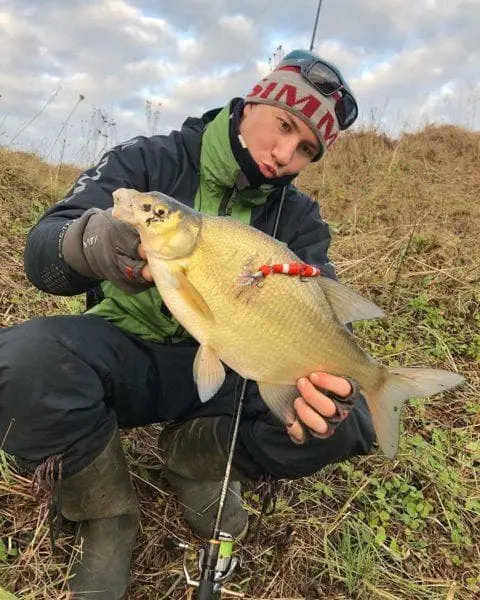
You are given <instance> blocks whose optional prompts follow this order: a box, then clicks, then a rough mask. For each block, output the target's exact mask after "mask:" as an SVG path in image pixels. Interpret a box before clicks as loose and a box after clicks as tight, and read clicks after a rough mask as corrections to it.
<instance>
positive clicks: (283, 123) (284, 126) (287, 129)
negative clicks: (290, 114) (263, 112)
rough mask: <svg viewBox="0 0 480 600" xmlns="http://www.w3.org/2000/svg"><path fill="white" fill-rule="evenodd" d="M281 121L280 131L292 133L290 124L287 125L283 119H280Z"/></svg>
mask: <svg viewBox="0 0 480 600" xmlns="http://www.w3.org/2000/svg"><path fill="white" fill-rule="evenodd" d="M279 121H280V129H282V130H283V131H290V129H291V128H290V124H289V123H287V122H286V121H284V120H283V119H279Z"/></svg>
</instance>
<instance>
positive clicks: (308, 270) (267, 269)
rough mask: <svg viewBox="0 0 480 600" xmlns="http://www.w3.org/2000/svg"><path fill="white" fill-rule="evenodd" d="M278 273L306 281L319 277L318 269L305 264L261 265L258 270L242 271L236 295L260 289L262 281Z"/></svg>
mask: <svg viewBox="0 0 480 600" xmlns="http://www.w3.org/2000/svg"><path fill="white" fill-rule="evenodd" d="M274 273H279V274H282V275H290V276H291V277H300V279H306V278H309V277H318V276H319V275H321V272H320V269H319V268H318V267H314V266H312V265H307V264H306V263H299V262H290V263H283V264H274V265H262V266H261V267H260V268H259V269H258V270H255V271H254V270H253V269H250V268H248V269H247V270H246V271H244V272H243V273H242V274H241V275H240V277H239V280H238V282H237V286H238V287H237V293H238V294H240V293H241V291H242V290H245V289H248V288H251V287H253V286H255V287H261V286H262V285H263V281H264V279H265V278H266V277H267V276H268V275H271V274H274Z"/></svg>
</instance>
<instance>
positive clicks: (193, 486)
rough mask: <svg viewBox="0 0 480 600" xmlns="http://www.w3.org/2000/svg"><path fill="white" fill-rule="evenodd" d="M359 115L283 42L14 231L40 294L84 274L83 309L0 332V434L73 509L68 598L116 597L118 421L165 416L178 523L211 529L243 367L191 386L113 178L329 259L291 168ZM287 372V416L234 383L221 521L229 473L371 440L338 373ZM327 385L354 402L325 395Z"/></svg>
mask: <svg viewBox="0 0 480 600" xmlns="http://www.w3.org/2000/svg"><path fill="white" fill-rule="evenodd" d="M356 116H357V106H356V103H355V100H354V98H353V95H352V93H351V91H350V90H349V88H348V86H347V85H346V83H345V82H344V80H343V79H342V77H341V75H340V74H339V73H338V71H337V70H336V69H334V68H333V67H332V66H331V65H329V64H328V63H326V62H324V61H322V60H320V59H319V58H318V57H316V56H314V55H313V54H311V53H308V52H303V51H295V52H293V53H291V54H289V55H288V56H286V57H285V59H284V60H283V61H282V62H281V63H280V65H279V66H278V67H277V69H276V70H275V71H273V72H272V73H270V74H269V75H268V76H267V77H266V78H265V79H264V80H262V81H261V82H260V83H259V84H257V85H256V86H255V87H254V88H253V89H252V91H251V92H250V93H249V94H248V95H247V97H246V98H245V99H240V98H236V99H234V100H232V101H231V102H229V103H228V105H227V106H226V107H225V108H223V109H221V110H213V111H210V112H208V113H206V114H205V115H204V116H203V117H202V118H199V119H198V118H189V119H187V120H186V121H185V123H184V125H183V127H182V129H181V131H173V132H172V133H171V134H170V135H168V136H160V135H157V136H153V137H150V138H144V137H138V138H135V139H133V140H131V141H130V142H127V143H125V144H123V145H120V146H118V147H116V148H113V149H112V150H111V151H110V152H108V153H107V154H106V155H105V156H104V157H103V158H102V160H101V161H100V163H99V164H98V165H97V166H96V167H93V168H92V169H89V170H88V171H87V172H86V173H84V174H83V175H82V176H81V177H80V178H79V180H78V181H77V183H76V184H75V186H74V188H73V189H72V191H71V193H70V194H69V195H68V197H67V198H65V199H64V200H63V201H61V202H59V203H58V204H57V205H55V206H54V207H52V208H51V209H50V210H49V211H47V212H46V214H45V215H44V216H43V217H42V218H41V219H40V221H39V223H38V224H37V225H36V226H35V227H33V229H32V230H31V232H30V233H29V236H28V240H27V244H26V248H25V269H26V272H27V275H28V277H29V279H30V280H31V281H32V282H33V283H34V284H35V285H36V286H37V287H38V288H40V289H42V290H45V291H47V292H49V293H52V294H61V295H73V294H80V293H84V292H86V293H87V299H88V310H87V312H86V314H83V315H75V316H59V317H49V318H39V319H34V320H31V321H28V322H26V323H23V324H21V325H19V326H16V327H12V328H10V329H5V330H3V331H2V332H0V439H2V440H4V449H5V450H6V451H7V452H9V453H11V454H13V455H14V456H16V457H17V459H18V460H19V461H20V462H21V463H22V464H23V465H25V466H26V467H27V468H29V469H31V470H34V469H37V476H38V475H41V474H42V473H44V472H45V471H46V470H47V469H46V468H45V467H46V465H47V466H48V467H49V468H50V472H52V470H53V472H55V473H57V474H58V473H59V472H60V470H59V466H60V465H61V473H62V480H61V481H57V482H56V485H57V486H61V499H62V501H61V507H60V510H61V512H62V513H63V515H64V516H65V517H67V518H68V519H71V520H74V521H77V522H78V532H79V539H81V540H82V542H83V552H82V555H81V556H80V557H77V559H76V561H75V564H74V568H73V572H74V574H75V577H74V578H73V580H72V581H71V588H72V590H74V591H75V592H77V593H81V597H82V598H92V599H93V598H95V599H99V598H102V599H104V600H106V599H109V600H113V599H115V600H118V599H120V598H123V597H124V596H125V594H126V589H127V585H128V579H129V568H130V559H131V555H132V550H133V546H134V541H135V536H136V531H137V526H138V508H137V501H136V497H135V493H134V491H133V488H132V485H131V483H130V479H129V474H128V468H127V465H126V462H125V457H124V454H123V451H122V446H121V442H120V437H119V433H118V430H119V428H120V429H121V428H127V427H137V426H141V425H146V424H149V423H154V422H160V421H161V422H168V426H167V427H166V429H165V430H164V431H163V432H162V434H161V436H160V447H161V448H162V450H163V452H164V456H165V475H166V478H167V480H168V481H169V483H170V485H171V486H172V488H173V489H174V491H175V492H176V494H177V496H178V497H179V499H180V501H181V503H182V505H183V506H184V508H183V509H182V510H183V513H184V516H185V518H186V519H187V520H188V522H189V524H190V526H191V527H192V529H193V530H194V531H195V532H196V533H197V534H199V535H201V536H208V535H209V534H210V533H211V530H212V525H213V518H214V515H215V503H214V502H213V501H214V500H215V499H216V498H217V497H218V495H219V490H220V487H221V483H220V480H221V479H222V478H223V472H224V466H225V459H226V452H227V443H228V436H229V430H230V426H231V416H232V413H233V410H234V399H235V395H236V393H237V392H238V390H239V380H240V378H239V376H238V375H237V374H236V373H234V372H232V371H231V370H230V371H228V369H227V377H226V380H225V383H224V385H223V387H222V388H221V390H220V391H219V392H218V394H217V395H216V396H215V397H214V398H213V399H212V400H210V401H209V402H208V403H206V404H202V403H201V402H200V401H199V398H198V395H197V392H196V387H195V384H194V381H193V378H192V364H193V359H194V356H195V353H196V349H197V347H198V345H197V343H196V341H195V340H194V339H192V338H191V337H190V336H189V335H188V333H187V332H186V331H185V330H184V329H183V328H182V327H181V326H180V325H179V324H178V322H177V321H175V319H174V318H172V316H171V314H170V312H169V311H168V309H167V308H166V307H165V305H164V304H163V303H162V300H161V298H160V296H159V294H158V292H157V291H156V288H155V287H154V286H153V285H152V281H151V276H150V273H149V270H148V265H147V264H146V263H145V260H143V258H144V255H143V251H142V248H141V247H139V239H138V236H137V234H136V232H135V231H134V230H133V229H132V228H130V227H129V226H128V225H125V224H124V223H121V222H120V221H117V220H116V219H113V218H112V216H111V210H110V209H111V206H112V192H113V191H114V190H115V189H117V188H119V187H130V188H135V189H137V190H140V191H151V190H158V191H161V192H164V193H166V194H168V195H170V196H173V197H174V198H176V199H178V200H181V201H182V202H185V203H186V204H188V205H190V206H194V207H195V208H196V209H198V210H200V211H203V212H206V213H210V214H215V215H230V216H231V217H232V218H234V219H241V220H242V221H244V222H247V223H250V224H251V225H253V226H254V227H256V228H258V229H260V230H262V231H264V232H266V233H269V234H271V235H275V236H276V237H277V238H278V239H280V240H282V241H284V242H285V243H287V244H288V246H289V247H290V248H291V250H293V251H294V252H295V253H296V254H297V255H298V256H299V257H300V258H301V260H303V261H304V262H307V263H310V264H314V265H319V266H320V267H321V269H322V273H323V275H325V276H328V277H335V271H334V267H333V265H332V263H330V262H329V259H328V255H327V250H328V246H329V243H330V234H329V230H328V226H327V225H326V223H325V222H324V221H322V219H321V217H320V214H319V208H318V205H317V203H316V202H313V201H312V200H311V199H309V198H308V197H306V196H305V195H303V194H301V193H300V192H299V191H298V190H297V189H295V188H294V187H293V186H292V185H291V181H292V180H293V178H294V177H295V176H296V175H297V173H298V172H299V171H301V170H302V169H303V168H305V167H306V166H307V165H308V164H310V163H311V162H312V161H314V160H319V159H320V158H321V157H322V156H324V155H325V153H326V152H327V150H328V148H329V147H330V146H331V144H332V143H333V142H334V141H335V140H336V138H337V136H338V134H339V132H340V130H341V129H347V128H348V127H349V126H350V125H351V124H352V123H353V122H354V120H355V118H356ZM142 256H143V258H142ZM254 334H255V332H253V331H252V341H253V337H254ZM298 390H299V394H298V399H297V400H296V402H295V408H296V413H297V415H298V418H297V419H296V420H295V421H294V422H293V423H291V424H289V425H288V427H287V428H285V426H284V425H282V424H281V423H279V422H278V421H277V420H276V419H275V418H274V417H273V416H272V414H271V413H270V412H269V410H268V409H267V407H266V406H265V405H264V404H263V402H262V401H261V399H260V397H259V394H258V388H257V386H256V385H255V384H254V383H253V382H249V384H248V387H247V404H246V408H245V410H244V413H243V418H242V423H241V427H240V432H239V441H238V447H237V449H236V455H235V459H234V471H233V473H234V477H233V479H234V481H233V483H232V485H231V490H230V493H229V496H228V501H227V506H226V512H225V517H224V521H223V523H222V528H223V529H224V530H225V531H227V532H229V533H231V534H232V535H233V536H237V537H240V536H241V535H243V534H244V533H245V531H246V527H247V516H246V512H245V510H244V509H243V508H242V505H241V496H240V483H239V482H240V481H241V480H255V479H258V478H260V477H262V476H270V477H273V478H277V479H279V478H298V477H302V476H305V475H309V474H312V473H315V472H316V471H318V470H319V469H321V468H322V467H323V466H325V465H326V464H328V463H332V462H335V461H340V460H343V459H345V458H348V457H350V456H353V455H356V454H363V453H367V452H368V451H369V449H370V448H371V445H372V443H373V440H374V434H373V428H372V425H371V421H370V416H369V414H368V410H367V408H366V404H365V402H364V399H363V398H362V396H361V395H360V394H359V393H358V390H357V389H356V387H355V384H354V383H353V382H350V381H347V380H345V379H342V378H340V377H334V376H332V375H328V374H325V373H313V374H312V375H311V376H310V377H309V378H305V379H303V380H299V381H298ZM338 399H343V406H345V405H349V406H350V407H351V410H350V411H348V410H347V411H344V410H342V411H338V410H337V408H339V405H338V403H337V401H338ZM57 479H59V478H57ZM93 590H95V591H93Z"/></svg>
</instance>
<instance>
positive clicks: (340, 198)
mask: <svg viewBox="0 0 480 600" xmlns="http://www.w3.org/2000/svg"><path fill="white" fill-rule="evenodd" d="M479 158H480V135H479V134H478V133H472V132H469V131H464V130H461V129H458V128H454V127H436V128H434V127H432V128H427V129H425V130H423V131H421V132H418V133H415V134H411V135H405V136H403V137H402V138H400V139H399V140H398V141H395V142H393V141H392V140H390V139H388V138H386V137H385V136H383V135H379V134H377V133H375V132H364V133H357V134H352V135H349V136H346V137H345V138H344V139H343V140H341V141H340V142H339V143H338V144H337V146H336V147H335V150H334V151H333V152H332V153H331V155H329V156H328V157H327V159H325V160H324V161H322V162H321V163H319V164H317V165H312V167H311V168H310V169H309V170H308V171H307V172H306V173H305V174H303V175H302V177H301V178H300V180H299V181H298V185H299V187H300V188H301V189H302V190H304V191H305V192H307V193H309V194H310V195H311V196H312V197H314V198H316V199H318V201H319V202H320V205H321V210H322V214H323V216H324V217H325V218H326V219H327V220H328V221H329V223H330V225H331V229H332V234H333V238H334V241H333V244H332V251H331V256H332V259H333V260H334V262H335V263H336V266H337V270H338V273H339V276H340V278H341V280H342V281H344V282H345V283H348V284H349V285H351V286H353V287H354V288H356V289H358V290H359V291H360V292H362V293H363V294H365V295H366V296H368V297H370V298H372V299H373V300H374V301H375V302H376V303H378V304H379V305H380V306H381V307H382V308H384V310H386V312H387V318H386V319H385V320H384V321H381V322H364V323H360V324H358V325H357V326H356V328H355V332H356V334H357V335H358V336H359V338H360V339H361V340H362V345H363V346H364V347H365V348H366V349H368V350H369V351H370V352H371V353H372V354H374V355H375V356H376V357H378V358H380V359H381V360H382V361H383V362H384V363H385V364H390V365H399V364H401V365H402V366H417V365H422V366H428V365H430V366H438V367H444V368H447V369H453V370H458V371H459V372H461V373H462V374H463V375H464V376H465V377H466V380H467V383H466V385H464V386H463V387H462V388H461V389H458V390H455V391H453V392H449V393H446V394H444V395H443V396H437V397H435V398H433V399H422V400H413V401H411V402H410V403H409V404H408V406H407V407H406V409H405V410H404V413H403V415H404V418H403V435H402V440H401V447H400V452H399V454H398V456H397V457H396V459H395V461H394V462H388V461H386V460H385V459H384V458H383V457H382V456H381V455H380V454H379V455H374V456H369V457H365V458H361V459H356V460H354V461H351V462H348V463H342V464H339V465H333V466H331V467H329V468H327V469H325V470H324V471H322V472H321V473H319V474H318V475H316V476H315V477H311V478H308V479H302V480H298V481H295V482H285V483H283V485H282V488H281V490H280V493H279V497H278V500H277V510H276V512H275V513H273V514H272V515H270V516H265V517H263V518H262V520H261V521H260V522H258V519H257V517H258V515H259V511H260V506H261V504H260V498H259V494H258V491H257V490H255V487H254V486H253V485H252V486H248V487H247V490H246V494H245V500H246V506H247V508H248V510H249V511H250V513H251V517H252V519H251V521H252V524H253V527H252V528H251V532H250V533H249V535H248V537H247V538H246V539H245V540H244V542H243V543H242V545H241V548H239V552H240V553H241V555H242V558H243V566H242V569H241V571H239V572H238V574H237V575H236V576H235V578H234V580H233V582H232V584H231V587H232V589H235V590H237V591H243V592H245V595H246V597H247V598H270V599H274V598H291V599H292V598H296V599H300V598H308V599H310V600H313V599H322V598H332V599H333V598H335V599H337V598H338V599H354V598H355V599H356V598H359V599H377V598H379V599H380V598H386V599H397V598H398V599H402V600H403V599H412V600H413V599H416V600H437V599H445V600H453V599H458V600H467V599H472V598H475V597H477V596H478V595H479V594H480V576H479V574H478V565H479V564H480V544H479V541H478V531H479V527H480V484H479V480H478V472H479V466H480V403H479V401H478V398H479V396H480V367H479V363H480V311H479V303H480V250H479V242H478V239H479V234H480V225H479V223H480V203H479V200H478V198H479V197H480V174H479V172H478V164H479ZM75 176H76V170H75V169H73V168H70V167H66V166H62V167H61V168H59V167H52V166H48V165H46V164H44V163H42V162H41V161H39V160H38V159H37V158H36V157H35V156H33V155H26V154H22V153H11V152H8V151H6V150H1V151H0V220H1V231H2V237H1V239H0V250H1V253H2V257H3V268H2V270H1V271H0V284H1V287H0V323H1V325H2V326H4V327H5V326H10V325H14V324H15V323H19V322H21V321H23V320H25V319H27V318H30V317H33V316H35V315H46V314H55V313H64V312H71V311H80V310H81V308H82V305H83V299H82V298H74V299H64V298H54V297H49V296H46V295H44V294H42V293H40V292H38V291H36V290H35V289H34V288H33V287H32V286H30V285H29V284H28V283H27V281H26V279H25V277H24V275H23V269H22V250H23V245H24V240H25V235H26V231H27V230H28V227H29V225H30V224H31V223H32V222H34V220H35V219H36V218H37V217H38V215H39V214H41V212H42V211H43V210H44V209H45V208H46V207H47V206H49V205H50V204H52V203H53V202H54V201H55V200H56V199H57V198H60V197H61V196H62V195H63V194H64V193H65V192H66V190H67V188H68V186H69V185H70V184H71V183H72V181H73V179H74V177H75ZM0 442H1V440H0ZM124 442H125V447H126V450H127V453H128V458H129V462H130V465H131V469H132V473H133V479H134V483H135V486H136V488H137V490H138V493H139V496H140V499H141V503H142V531H141V534H140V536H139V540H138V545H137V551H136V556H135V564H134V568H133V577H132V586H131V595H130V598H131V599H139V600H140V599H142V600H143V599H146V600H148V599H150V598H151V599H153V598H156V599H158V598H174V599H178V600H179V599H181V598H182V599H183V598H190V597H191V596H190V595H189V592H186V591H185V588H184V586H183V582H181V581H180V580H179V574H180V572H181V561H182V557H181V556H180V555H178V554H176V553H175V552H167V551H166V550H165V548H164V544H165V540H166V538H167V536H168V535H169V533H170V532H174V533H175V534H177V535H179V536H180V537H182V538H184V539H186V540H189V541H192V542H195V540H194V539H192V538H191V536H190V535H189V533H188V530H187V529H186V528H185V527H184V524H183V523H182V522H181V520H180V519H179V516H178V510H177V506H176V503H175V501H174V500H173V499H172V498H171V496H169V495H168V494H167V493H166V492H165V491H164V490H163V487H162V485H163V484H162V480H161V472H160V470H159V469H158V464H159V459H158V456H157V455H156V450H155V427H153V426H152V427H149V428H146V429H141V430H140V429H139V430H136V431H133V432H129V433H128V434H125V436H124ZM46 519H47V517H46V514H45V510H44V509H43V508H42V507H39V505H38V503H37V502H36V501H35V499H34V498H33V496H32V493H31V487H30V481H29V479H28V478H26V477H25V476H23V475H21V474H20V473H19V472H18V471H17V470H16V469H15V467H14V466H13V464H12V463H11V461H10V459H9V458H8V457H6V455H4V454H1V453H0V586H3V587H4V588H6V589H8V590H9V591H10V592H12V593H15V594H16V596H17V597H19V598H25V599H29V600H30V599H31V600H39V599H40V598H52V599H53V598H58V599H60V598H64V599H65V598H67V593H66V591H65V586H64V578H65V560H66V556H67V553H68V548H69V545H70V544H71V543H72V539H71V536H70V535H69V531H66V532H64V533H62V535H61V536H60V539H59V540H58V549H57V550H56V551H55V553H53V554H52V552H51V551H50V545H49V539H48V528H47V523H46ZM0 598H2V592H1V591H0Z"/></svg>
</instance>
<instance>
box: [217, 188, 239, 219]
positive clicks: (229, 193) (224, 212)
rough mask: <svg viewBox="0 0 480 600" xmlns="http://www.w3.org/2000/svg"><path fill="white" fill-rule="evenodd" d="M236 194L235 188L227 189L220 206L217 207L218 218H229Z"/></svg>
mask: <svg viewBox="0 0 480 600" xmlns="http://www.w3.org/2000/svg"><path fill="white" fill-rule="evenodd" d="M236 194H237V188H235V187H233V188H228V189H226V190H225V193H224V194H223V196H222V199H221V201H220V206H219V207H218V216H219V217H229V216H230V215H231V214H232V202H233V199H234V198H235V196H236Z"/></svg>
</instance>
